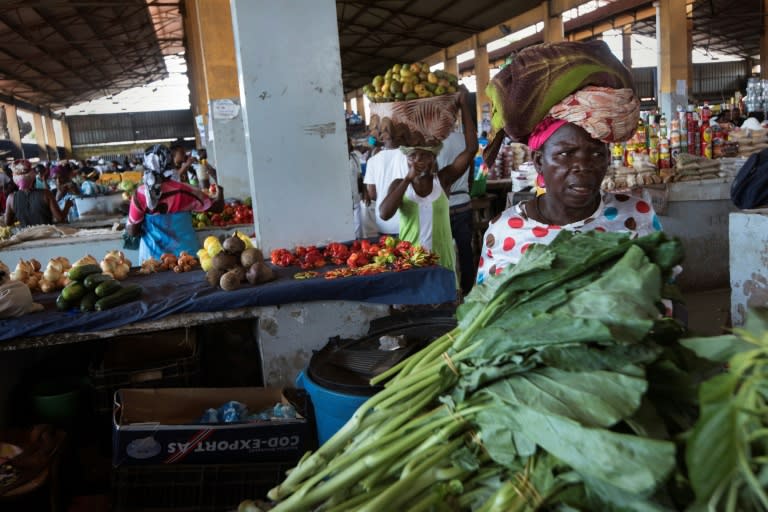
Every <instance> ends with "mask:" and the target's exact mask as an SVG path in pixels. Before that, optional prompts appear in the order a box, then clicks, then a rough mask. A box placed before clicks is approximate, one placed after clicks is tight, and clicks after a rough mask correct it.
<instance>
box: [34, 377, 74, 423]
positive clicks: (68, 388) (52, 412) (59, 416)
mask: <svg viewBox="0 0 768 512" xmlns="http://www.w3.org/2000/svg"><path fill="white" fill-rule="evenodd" d="M83 386H84V382H83V379H82V378H76V377H62V378H57V379H50V380H44V381H41V382H38V383H37V384H35V385H34V387H33V388H32V404H33V406H34V410H35V414H36V415H37V418H38V420H39V421H41V422H43V423H52V424H54V425H60V426H67V425H72V424H73V423H74V422H75V420H76V419H77V416H78V414H79V413H80V411H81V405H82V395H83Z"/></svg>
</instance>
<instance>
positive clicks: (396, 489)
mask: <svg viewBox="0 0 768 512" xmlns="http://www.w3.org/2000/svg"><path fill="white" fill-rule="evenodd" d="M463 443H464V440H463V439H462V438H461V437H457V438H455V439H453V440H452V441H450V442H448V444H446V445H444V446H442V447H441V448H440V449H438V450H437V451H436V452H435V453H434V454H433V455H431V456H428V457H426V458H422V459H420V462H419V463H418V464H417V465H415V466H414V467H413V471H412V473H411V474H407V475H406V474H404V475H402V478H400V479H399V480H398V481H397V482H396V483H394V484H393V485H390V486H389V487H388V488H387V490H385V491H384V492H383V493H381V494H379V495H378V496H377V497H376V498H375V499H373V500H371V501H369V502H368V503H366V504H365V505H364V506H362V507H360V508H358V509H357V512H377V511H379V510H397V509H398V507H400V506H402V505H404V504H405V503H407V502H408V501H410V500H411V499H412V498H413V497H414V496H416V495H418V494H419V493H421V491H422V490H424V489H425V488H430V487H432V486H433V485H434V483H435V482H436V481H437V478H436V470H437V467H438V466H439V464H440V462H446V461H448V462H450V461H449V460H448V459H450V454H451V453H453V452H455V451H456V449H457V448H458V447H459V446H461V445H462V444H463ZM462 471H463V470H462V469H460V468H454V472H453V473H452V475H451V476H458V475H460V474H461V473H462Z"/></svg>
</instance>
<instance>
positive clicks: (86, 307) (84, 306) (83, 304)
mask: <svg viewBox="0 0 768 512" xmlns="http://www.w3.org/2000/svg"><path fill="white" fill-rule="evenodd" d="M97 300H99V298H98V297H97V296H96V293H95V292H93V291H89V292H88V293H86V294H85V295H84V296H83V298H82V299H80V311H81V312H83V313H85V312H86V311H93V309H94V307H95V306H96V301H97Z"/></svg>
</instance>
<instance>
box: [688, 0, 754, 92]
mask: <svg viewBox="0 0 768 512" xmlns="http://www.w3.org/2000/svg"><path fill="white" fill-rule="evenodd" d="M685 12H686V20H685V27H686V33H685V36H686V37H685V41H686V45H687V46H686V50H685V52H686V55H688V84H687V85H688V87H687V89H686V96H690V95H691V94H692V93H693V78H694V76H695V75H694V74H693V4H688V5H686V6H685ZM751 74H752V69H751V68H750V69H749V71H748V72H747V75H746V76H751ZM683 106H684V107H685V105H683Z"/></svg>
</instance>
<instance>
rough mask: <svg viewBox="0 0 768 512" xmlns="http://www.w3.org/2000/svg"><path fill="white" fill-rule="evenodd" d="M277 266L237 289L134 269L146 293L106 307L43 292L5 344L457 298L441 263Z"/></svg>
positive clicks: (3, 337) (1, 327)
mask: <svg viewBox="0 0 768 512" xmlns="http://www.w3.org/2000/svg"><path fill="white" fill-rule="evenodd" d="M275 271H276V274H277V279H276V280H275V281H272V282H269V283H265V284H260V285H255V286H254V285H249V284H244V285H243V286H242V287H241V288H240V289H238V290H234V291H224V290H221V289H219V288H213V287H212V286H210V285H209V284H208V283H207V282H206V281H205V274H204V273H203V271H202V270H195V271H192V272H185V273H174V272H158V273H154V274H149V275H141V274H136V273H135V270H134V272H132V274H131V276H130V277H129V278H128V279H127V280H126V281H124V283H137V284H140V285H141V286H142V287H143V290H144V294H143V297H142V299H141V300H139V301H135V302H130V303H127V304H124V305H121V306H118V307H115V308H113V309H109V310H106V311H101V312H98V311H93V312H87V313H81V312H79V311H77V310H72V311H67V312H61V311H58V310H57V309H56V306H55V299H56V296H57V295H58V293H50V294H37V295H35V300H36V301H37V302H39V303H41V304H43V306H45V311H42V312H39V313H33V314H29V315H25V316H23V317H21V318H15V319H6V320H1V321H0V351H2V350H15V349H20V348H25V346H24V345H25V343H23V341H25V342H27V344H29V345H30V348H32V347H34V346H36V345H37V344H36V343H34V339H33V338H39V337H48V343H46V345H53V344H56V341H55V340H56V338H55V337H52V335H57V334H63V333H67V334H78V333H79V334H83V335H87V334H88V333H89V332H92V331H109V330H112V329H118V328H121V327H124V326H129V325H132V324H137V323H146V322H154V321H160V320H163V319H168V318H170V317H173V316H175V315H184V314H194V313H217V312H227V311H233V310H238V309H242V308H260V307H265V306H279V305H286V304H292V303H312V302H327V301H351V302H359V303H370V304H383V305H392V304H405V305H414V304H441V303H445V302H451V301H453V300H454V299H455V279H454V276H453V273H452V272H449V271H447V270H446V269H444V268H442V267H439V266H435V267H426V268H417V269H411V270H408V271H404V272H384V273H381V274H375V275H369V276H355V277H344V278H337V279H325V278H323V277H322V274H321V276H320V277H316V278H313V279H305V280H296V279H293V275H294V273H296V272H298V271H300V269H298V268H297V267H290V268H275ZM96 337H103V336H96ZM74 338H77V337H76V336H75V337H74ZM85 338H91V337H90V336H85ZM67 339H69V340H70V341H67ZM72 341H75V340H73V336H68V337H61V343H67V342H72Z"/></svg>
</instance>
